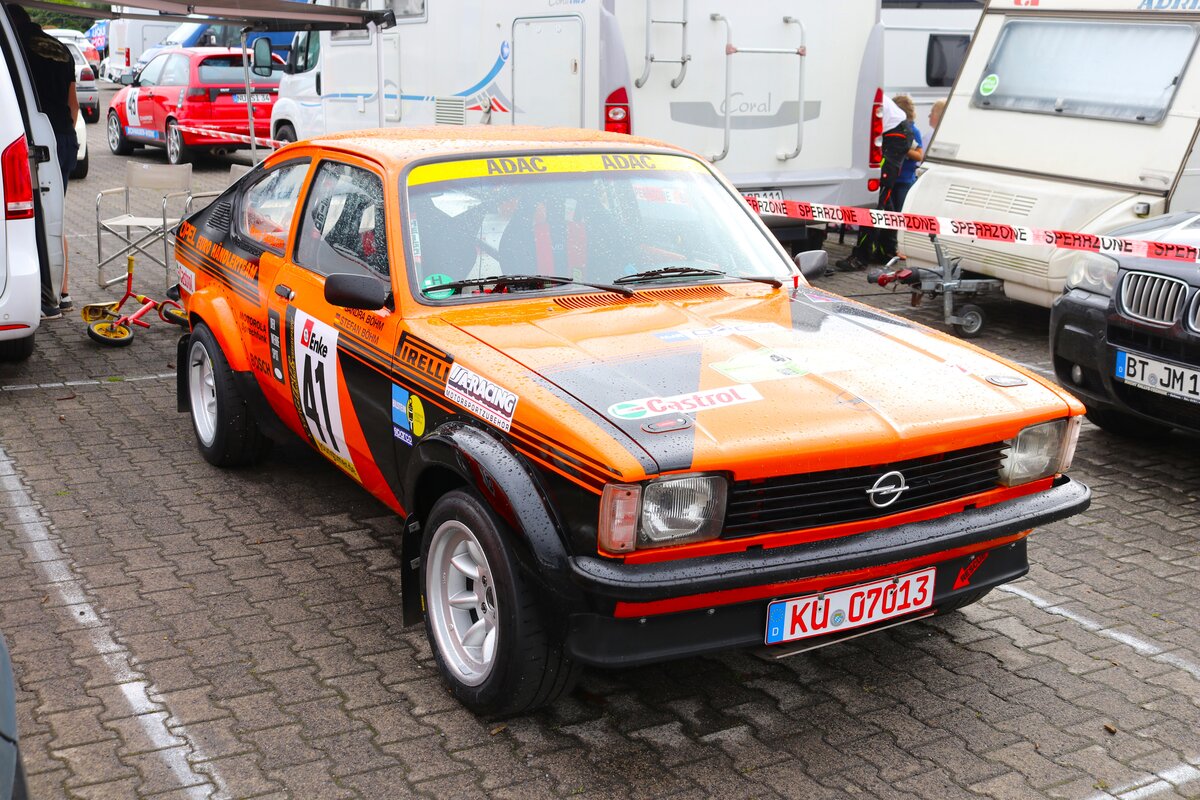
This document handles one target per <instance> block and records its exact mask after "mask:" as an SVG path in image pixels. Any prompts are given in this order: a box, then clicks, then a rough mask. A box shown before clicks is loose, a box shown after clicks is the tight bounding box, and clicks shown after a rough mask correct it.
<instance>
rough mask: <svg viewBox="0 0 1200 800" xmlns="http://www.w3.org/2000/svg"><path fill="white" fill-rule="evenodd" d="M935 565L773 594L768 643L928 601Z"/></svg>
mask: <svg viewBox="0 0 1200 800" xmlns="http://www.w3.org/2000/svg"><path fill="white" fill-rule="evenodd" d="M936 574H937V568H936V567H929V568H928V569H923V570H920V571H918V572H910V573H908V574H906V575H900V576H898V577H895V578H885V579H883V580H881V581H875V582H873V583H863V584H859V585H858V586H851V587H848V588H846V589H838V590H836V591H833V592H822V593H821V594H810V595H807V596H805V597H795V598H792V599H791V600H776V601H775V602H774V603H771V604H770V605H769V606H768V607H767V639H766V643H767V644H782V643H783V642H794V641H797V640H798V639H807V638H809V637H811V636H824V635H826V634H830V633H841V632H842V631H849V630H853V629H855V628H861V627H863V626H864V625H872V624H874V623H876V622H883V621H884V620H888V619H892V618H894V617H902V616H904V615H906V614H911V613H912V612H914V611H920V610H922V609H926V608H929V607H930V606H932V605H933V579H934V576H935V575H936Z"/></svg>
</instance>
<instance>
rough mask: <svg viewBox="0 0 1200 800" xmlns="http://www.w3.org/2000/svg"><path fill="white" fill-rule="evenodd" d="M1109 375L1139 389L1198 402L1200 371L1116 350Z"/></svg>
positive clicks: (1199, 395) (1199, 399)
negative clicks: (1115, 362)
mask: <svg viewBox="0 0 1200 800" xmlns="http://www.w3.org/2000/svg"><path fill="white" fill-rule="evenodd" d="M1113 374H1114V375H1115V376H1116V377H1117V379H1118V380H1121V381H1124V382H1125V383H1128V384H1131V385H1133V386H1137V387H1138V388H1140V389H1146V390H1148V391H1151V392H1155V393H1157V394H1165V395H1167V396H1168V397H1177V398H1179V399H1180V400H1189V401H1191V402H1193V403H1200V370H1197V369H1192V368H1191V367H1184V366H1181V365H1179V364H1169V363H1167V362H1166V361H1157V360H1155V359H1153V358H1146V357H1145V356H1139V355H1134V354H1133V353H1126V352H1125V351H1124V350H1118V351H1117V364H1116V367H1115V368H1114V369H1113Z"/></svg>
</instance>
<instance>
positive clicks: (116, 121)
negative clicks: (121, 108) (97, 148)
mask: <svg viewBox="0 0 1200 800" xmlns="http://www.w3.org/2000/svg"><path fill="white" fill-rule="evenodd" d="M107 133H108V149H109V150H111V151H112V152H113V155H115V156H127V155H129V154H130V153H132V152H133V144H132V143H131V142H130V141H129V140H128V139H126V138H125V131H123V130H122V129H121V119H120V117H118V116H117V112H115V111H110V112H108V131H107Z"/></svg>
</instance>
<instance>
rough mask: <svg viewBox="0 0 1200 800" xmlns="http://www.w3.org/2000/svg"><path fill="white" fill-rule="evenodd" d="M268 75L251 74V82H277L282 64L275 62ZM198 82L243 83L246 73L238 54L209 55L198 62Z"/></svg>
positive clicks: (258, 83) (281, 70) (217, 83)
mask: <svg viewBox="0 0 1200 800" xmlns="http://www.w3.org/2000/svg"><path fill="white" fill-rule="evenodd" d="M274 67H275V68H274V69H273V70H272V71H271V76H270V77H264V76H262V75H254V74H251V78H250V80H251V82H253V83H254V84H256V85H259V86H261V85H263V84H270V83H279V79H280V77H282V76H283V64H279V63H276V64H275V65H274ZM198 74H199V78H200V83H202V84H204V85H225V84H231V83H232V84H237V83H241V84H244V83H245V82H246V73H245V70H244V69H243V68H242V56H241V55H240V54H236V55H227V56H209V57H208V58H206V59H204V60H203V61H201V62H200V67H199V70H198Z"/></svg>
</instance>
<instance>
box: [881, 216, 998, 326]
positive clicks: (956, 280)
mask: <svg viewBox="0 0 1200 800" xmlns="http://www.w3.org/2000/svg"><path fill="white" fill-rule="evenodd" d="M929 239H930V241H931V242H932V243H933V252H934V255H935V256H936V257H937V264H938V265H937V266H936V267H908V266H906V265H905V262H904V258H903V257H902V256H897V257H896V258H893V259H892V260H891V261H889V262H888V263H887V266H885V267H883V268H881V269H873V270H869V271H868V272H867V281H868V282H870V283H874V284H877V285H879V286H887V285H889V284H892V283H896V284H903V285H905V286H908V287H909V290H910V291H911V292H912V304H913V305H914V306H918V305H920V304H921V301H922V300H923V299H924V298H926V297H928V298H930V299H933V298H936V297H939V296H940V297H941V298H942V309H943V311H942V319H943V321H944V322H945V323H946V324H947V325H949V326H950V327H951V328H953V329H954V332H955V333H956V334H958V335H959V336H961V337H962V338H964V339H974V338H975V337H976V336H979V335H980V334H981V333H982V332H983V329H984V326H986V325H987V314H985V313H984V311H983V309H982V308H980V307H979V306H977V305H975V304H974V303H961V304H960V302H959V299H960V298H963V297H977V296H979V295H985V294H991V293H993V292H1000V291H1002V290H1003V289H1004V281H1002V280H1000V279H999V278H964V277H963V271H962V267H961V266H959V261H960V259H959V258H957V257H955V258H949V257H947V256H946V253H945V251H943V250H942V245H941V243H940V242H938V240H937V234H935V233H931V234H929Z"/></svg>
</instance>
